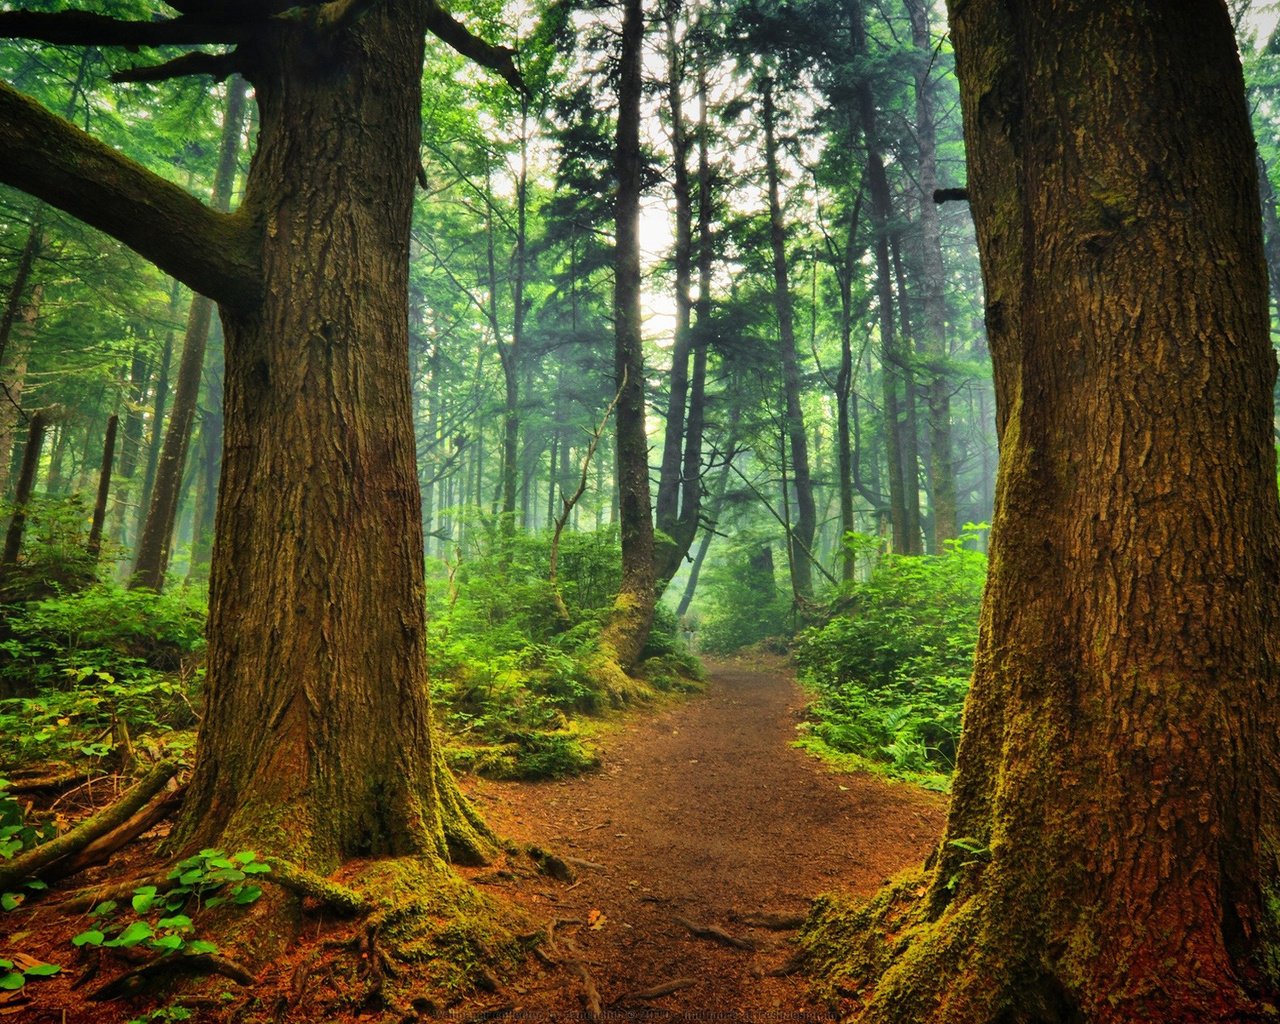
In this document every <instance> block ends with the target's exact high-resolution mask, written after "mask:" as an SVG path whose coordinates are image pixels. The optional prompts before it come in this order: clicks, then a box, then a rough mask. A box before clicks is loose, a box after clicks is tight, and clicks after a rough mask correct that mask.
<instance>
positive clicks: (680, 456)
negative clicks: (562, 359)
mask: <svg viewBox="0 0 1280 1024" xmlns="http://www.w3.org/2000/svg"><path fill="white" fill-rule="evenodd" d="M678 11H679V5H677V4H672V3H668V4H666V5H665V6H664V9H663V21H664V22H665V25H666V31H667V38H666V57H667V80H666V92H667V107H668V109H669V111H670V115H671V161H672V163H671V166H672V181H671V191H672V197H673V198H674V200H675V225H676V237H675V249H674V251H673V254H672V260H673V265H674V270H675V319H676V323H675V336H674V338H673V344H672V346H671V373H670V377H669V380H668V386H669V387H670V389H671V390H670V393H669V395H668V398H667V422H666V429H665V430H664V432H663V444H662V463H661V466H660V469H659V473H658V495H657V499H656V501H655V503H654V516H655V519H656V525H657V528H658V530H659V531H661V533H662V534H663V536H662V537H661V539H660V541H659V543H658V546H657V555H658V561H657V566H656V575H657V579H658V581H659V582H658V586H659V587H665V585H666V581H668V580H670V579H671V577H672V576H674V575H675V572H676V570H677V569H678V568H679V567H680V562H681V561H682V560H683V559H684V556H685V554H686V553H687V552H688V550H689V545H690V544H691V543H692V541H693V532H692V531H686V530H684V529H683V528H682V527H683V526H684V525H685V524H684V523H683V522H682V517H681V514H680V496H681V493H682V486H681V485H682V480H681V472H682V470H683V468H684V445H685V410H686V407H687V405H688V401H689V354H690V346H691V339H690V333H691V332H690V327H691V318H692V312H693V303H692V278H693V188H692V185H691V182H690V180H689V150H690V148H691V144H690V139H689V132H688V128H687V126H686V125H685V117H684V96H683V94H682V93H681V88H682V86H683V78H684V70H685V61H684V59H683V54H682V52H681V47H680V45H679V43H678V41H677V39H676V17H677V14H678ZM693 525H694V529H695V530H696V528H697V523H696V522H695V523H694V524H693ZM685 533H687V534H688V535H687V537H686V536H684V534H685Z"/></svg>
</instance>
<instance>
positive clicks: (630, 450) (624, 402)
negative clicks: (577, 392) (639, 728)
mask: <svg viewBox="0 0 1280 1024" xmlns="http://www.w3.org/2000/svg"><path fill="white" fill-rule="evenodd" d="M643 41H644V14H643V10H642V2H641V0H625V4H624V7H623V21H622V51H621V57H620V59H619V82H618V137H617V149H616V151H615V155H614V173H615V176H616V180H617V188H618V194H617V200H616V203H615V207H614V215H615V220H616V224H617V228H616V238H617V248H616V257H615V261H616V262H615V268H614V291H613V309H614V373H615V374H616V376H617V381H618V399H617V401H618V405H617V411H616V414H615V415H616V419H615V421H614V424H615V438H616V444H615V452H616V456H617V479H618V519H619V526H620V531H621V536H622V585H621V587H620V588H619V590H618V596H617V598H616V599H615V601H614V605H613V611H612V614H611V616H610V620H609V623H608V624H607V625H606V627H605V629H604V631H603V632H602V634H601V647H602V648H603V649H604V651H605V652H606V654H609V655H612V656H613V657H614V658H615V659H616V660H617V662H618V664H619V665H620V666H621V667H622V668H624V669H627V668H631V667H632V666H633V665H634V664H635V663H636V661H637V660H638V659H639V657H640V652H641V651H642V650H644V645H645V641H646V640H648V638H649V630H650V628H651V627H652V625H653V609H654V603H655V601H656V599H657V598H656V588H655V580H654V543H653V518H652V506H651V503H650V498H649V441H648V437H647V436H646V434H645V423H644V419H645V400H644V351H643V347H642V344H641V336H640V323H641V318H640V177H641V173H640V172H641V169H642V160H643V158H642V155H641V151H640V98H641V91H642V82H641V74H640V70H641V49H642V44H643Z"/></svg>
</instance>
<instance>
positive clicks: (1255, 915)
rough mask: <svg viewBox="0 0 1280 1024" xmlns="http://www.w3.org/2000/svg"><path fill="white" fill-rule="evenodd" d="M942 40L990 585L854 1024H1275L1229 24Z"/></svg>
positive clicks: (1268, 433)
mask: <svg viewBox="0 0 1280 1024" xmlns="http://www.w3.org/2000/svg"><path fill="white" fill-rule="evenodd" d="M951 14H952V38H953V40H954V43H955V50H956V55H957V63H958V66H959V77H960V84H961V100H962V105H963V110H964V120H965V136H966V139H967V145H968V150H969V183H968V188H969V195H970V201H971V206H972V209H973V214H974V222H975V224H976V227H977V231H978V241H979V248H980V252H981V256H982V266H983V275H984V279H985V285H986V303H987V326H988V332H989V337H990V343H991V352H992V358H993V361H994V366H995V381H996V395H997V402H998V412H997V422H998V428H999V433H1000V477H999V482H998V490H997V497H996V512H995V521H994V527H993V531H992V557H991V569H990V578H989V581H988V584H987V592H986V599H985V603H984V608H983V614H982V623H981V630H980V637H979V641H978V651H977V656H976V662H975V669H974V677H973V686H972V689H971V690H970V694H969V698H968V702H967V704H966V707H965V714H964V723H965V726H964V735H963V738H962V740H961V744H960V751H959V757H958V764H957V772H956V776H955V781H954V786H953V793H952V799H951V805H950V812H949V818H948V823H947V826H946V831H945V834H944V837H943V842H942V844H941V845H940V846H939V848H938V852H937V857H936V861H935V863H934V865H933V867H932V868H931V870H930V872H929V873H928V874H926V875H925V876H923V877H917V878H915V879H914V880H912V881H908V882H904V883H902V884H901V885H899V886H898V887H897V888H896V889H895V890H893V891H892V892H891V893H888V894H884V895H882V896H881V897H879V898H878V899H877V900H876V901H875V903H873V904H872V905H871V907H869V908H868V910H867V911H866V912H865V913H864V914H863V915H862V921H861V923H862V925H863V926H866V925H867V924H869V923H873V924H878V925H879V927H878V928H873V929H872V931H870V932H862V933H861V934H858V935H851V936H849V938H848V941H849V942H850V943H856V946H857V949H858V954H857V955H858V958H859V960H860V962H861V963H863V964H868V965H871V964H874V965H875V967H874V970H873V971H871V972H869V973H870V977H862V978H859V979H848V980H846V982H845V984H846V985H847V986H848V987H849V988H850V989H858V990H860V992H861V994H862V996H863V1002H862V1009H861V1012H860V1015H859V1017H858V1020H859V1021H862V1022H866V1024H871V1022H892V1024H905V1022H911V1024H933V1022H942V1021H948V1022H953V1021H964V1022H966V1024H986V1022H997V1021H999V1022H1009V1021H1047V1022H1055V1024H1056V1022H1066V1021H1087V1022H1089V1024H1122V1022H1123V1024H1135V1022H1159V1024H1212V1022H1235V1024H1239V1022H1262V1021H1268V1020H1271V1019H1273V1017H1274V1014H1275V1010H1274V1006H1275V1004H1276V999H1277V994H1278V991H1277V990H1278V986H1277V982H1278V980H1280V979H1278V978H1277V972H1278V968H1277V963H1276V959H1275V949H1276V948H1277V941H1278V940H1280V921H1278V920H1277V917H1276V911H1275V895H1274V894H1275V893H1276V892H1277V888H1278V886H1280V850H1278V849H1277V845H1276V843H1277V838H1276V837H1277V836H1278V835H1280V668H1278V667H1277V666H1278V665H1280V587H1278V586H1277V581H1278V580H1280V505H1278V503H1277V493H1276V457H1275V445H1274V441H1273V437H1272V388H1273V385H1274V381H1275V359H1274V356H1273V354H1272V350H1271V345H1270V341H1269V338H1268V318H1267V315H1266V314H1267V304H1268V297H1267V280H1266V267H1265V262H1264V255H1263V251H1262V239H1261V230H1260V226H1261V222H1260V218H1259V217H1258V191H1257V184H1256V177H1255V164H1254V155H1253V154H1254V147H1253V141H1252V138H1251V136H1250V131H1249V124H1248V119H1247V114H1246V107H1245V103H1244V91H1243V83H1242V80H1241V70H1240V64H1239V58H1238V57H1237V55H1236V46H1235V39H1234V35H1233V32H1232V27H1231V23H1230V19H1229V17H1228V14H1227V9H1226V7H1225V5H1223V4H1222V3H1220V2H1216V0H1214V2H1210V0H1197V2H1188V3H1182V4H1156V5H1129V4H1103V3H1098V4H1068V3H1065V2H1062V0H1038V2H1034V3H1026V4H1018V5H1010V4H1006V3H1002V2H1000V0H969V2H966V3H953V4H952V5H951ZM1068 40H1069V41H1070V44H1069V45H1064V41H1068ZM1082 168H1087V169H1088V172H1087V173H1081V169H1082ZM886 934H887V936H888V937H889V938H888V941H887V942H886V941H884V938H885V936H886Z"/></svg>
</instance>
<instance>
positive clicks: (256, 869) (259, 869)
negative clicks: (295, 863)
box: [240, 861, 271, 875]
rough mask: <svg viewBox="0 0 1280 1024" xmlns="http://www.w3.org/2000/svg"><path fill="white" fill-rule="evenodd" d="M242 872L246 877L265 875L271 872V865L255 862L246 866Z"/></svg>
mask: <svg viewBox="0 0 1280 1024" xmlns="http://www.w3.org/2000/svg"><path fill="white" fill-rule="evenodd" d="M240 870H241V871H243V872H244V873H245V874H246V875H265V874H266V873H267V872H269V871H270V870H271V865H270V864H263V863H262V861H255V862H253V863H252V864H246V865H245V866H244V867H242V868H241V869H240Z"/></svg>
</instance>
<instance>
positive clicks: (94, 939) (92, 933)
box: [71, 928, 107, 947]
mask: <svg viewBox="0 0 1280 1024" xmlns="http://www.w3.org/2000/svg"><path fill="white" fill-rule="evenodd" d="M106 937H107V936H106V933H105V932H101V931H99V930H98V929H97V928H90V929H89V930H88V931H85V932H81V933H80V934H79V935H77V936H76V937H75V938H73V939H72V940H71V945H73V946H77V947H79V946H101V945H102V940H103V939H105V938H106Z"/></svg>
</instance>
